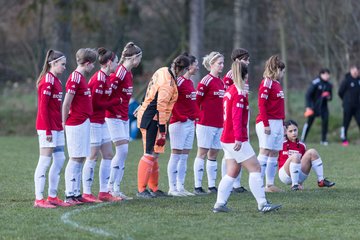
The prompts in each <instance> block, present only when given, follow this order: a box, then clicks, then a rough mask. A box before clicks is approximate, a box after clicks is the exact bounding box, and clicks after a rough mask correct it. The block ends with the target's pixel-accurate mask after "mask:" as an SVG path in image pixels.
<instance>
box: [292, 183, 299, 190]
mask: <svg viewBox="0 0 360 240" xmlns="http://www.w3.org/2000/svg"><path fill="white" fill-rule="evenodd" d="M299 190H301V188H300V186H299V184H295V185H294V186H292V187H291V191H299Z"/></svg>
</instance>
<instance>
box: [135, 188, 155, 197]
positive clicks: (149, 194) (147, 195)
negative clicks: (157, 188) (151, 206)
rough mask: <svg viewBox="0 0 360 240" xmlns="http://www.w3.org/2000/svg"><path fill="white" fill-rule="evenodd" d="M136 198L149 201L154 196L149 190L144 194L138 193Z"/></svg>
mask: <svg viewBox="0 0 360 240" xmlns="http://www.w3.org/2000/svg"><path fill="white" fill-rule="evenodd" d="M136 196H137V197H138V198H145V199H149V198H154V196H153V195H152V194H151V193H150V192H149V190H147V189H145V190H144V191H142V192H138V193H137V194H136Z"/></svg>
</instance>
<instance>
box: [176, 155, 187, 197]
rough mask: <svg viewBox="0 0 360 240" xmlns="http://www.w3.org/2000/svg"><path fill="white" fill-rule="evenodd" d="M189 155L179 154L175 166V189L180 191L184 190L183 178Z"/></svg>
mask: <svg viewBox="0 0 360 240" xmlns="http://www.w3.org/2000/svg"><path fill="white" fill-rule="evenodd" d="M188 157H189V154H181V156H180V160H179V162H178V165H177V172H178V174H177V178H176V189H177V190H178V191H182V190H184V189H185V187H184V186H185V177H186V171H187V160H188Z"/></svg>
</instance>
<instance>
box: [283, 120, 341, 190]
mask: <svg viewBox="0 0 360 240" xmlns="http://www.w3.org/2000/svg"><path fill="white" fill-rule="evenodd" d="M285 128H286V133H285V141H284V143H283V149H282V150H281V151H280V152H279V159H278V161H279V178H280V180H281V181H282V182H283V183H285V184H287V185H290V184H291V190H293V191H297V190H301V189H302V183H303V182H304V181H305V180H306V179H307V177H308V175H309V173H310V170H311V168H312V169H313V170H314V172H315V173H316V175H317V184H318V186H319V187H332V186H334V185H335V183H334V182H331V181H329V180H327V179H326V178H324V170H323V168H324V167H323V162H322V160H321V158H320V155H319V153H318V152H317V151H316V150H315V149H309V150H306V146H305V144H304V143H302V142H299V140H298V133H299V131H298V125H297V123H296V122H295V121H293V120H289V121H286V122H285Z"/></svg>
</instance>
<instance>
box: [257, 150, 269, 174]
mask: <svg viewBox="0 0 360 240" xmlns="http://www.w3.org/2000/svg"><path fill="white" fill-rule="evenodd" d="M257 158H258V160H259V163H260V166H261V177H262V178H263V179H264V177H265V171H266V165H267V160H268V158H269V157H268V156H265V155H263V154H260V153H259V155H258V157H257Z"/></svg>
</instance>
